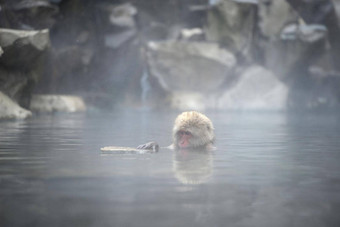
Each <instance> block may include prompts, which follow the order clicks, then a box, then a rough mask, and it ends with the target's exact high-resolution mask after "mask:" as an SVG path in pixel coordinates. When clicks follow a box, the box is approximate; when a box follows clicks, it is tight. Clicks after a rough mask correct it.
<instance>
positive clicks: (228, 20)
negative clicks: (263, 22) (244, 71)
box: [205, 0, 257, 56]
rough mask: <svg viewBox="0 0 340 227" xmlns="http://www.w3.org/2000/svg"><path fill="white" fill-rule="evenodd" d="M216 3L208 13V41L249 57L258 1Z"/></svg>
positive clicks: (225, 0) (245, 0)
mask: <svg viewBox="0 0 340 227" xmlns="http://www.w3.org/2000/svg"><path fill="white" fill-rule="evenodd" d="M210 2H213V1H210ZM215 2H216V3H214V4H213V3H212V4H213V6H212V7H211V8H210V9H209V10H208V12H207V26H206V29H205V32H206V38H207V40H208V41H211V42H218V43H221V44H222V45H224V46H226V47H227V48H228V49H229V50H231V51H233V52H236V53H243V54H244V55H245V56H247V55H248V53H249V52H250V51H251V48H252V44H253V41H252V40H253V36H254V29H255V27H256V13H257V10H256V9H257V4H256V2H257V1H254V0H243V1H230V0H220V1H215Z"/></svg>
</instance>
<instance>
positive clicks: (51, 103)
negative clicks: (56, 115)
mask: <svg viewBox="0 0 340 227" xmlns="http://www.w3.org/2000/svg"><path fill="white" fill-rule="evenodd" d="M30 109H31V110H32V111H33V112H39V113H52V112H67V113H73V112H83V111H85V110H86V105H85V102H84V101H83V99H82V98H80V97H78V96H71V95H33V96H32V100H31V106H30Z"/></svg>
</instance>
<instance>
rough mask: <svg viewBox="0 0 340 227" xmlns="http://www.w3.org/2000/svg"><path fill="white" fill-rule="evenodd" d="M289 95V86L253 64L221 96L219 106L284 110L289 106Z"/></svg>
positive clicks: (222, 107) (235, 108) (220, 107)
mask: <svg viewBox="0 0 340 227" xmlns="http://www.w3.org/2000/svg"><path fill="white" fill-rule="evenodd" d="M287 97H288V88H287V87H286V86H285V85H284V84H283V83H282V82H281V81H279V80H278V79H277V78H276V76H275V75H274V74H273V73H272V72H270V71H268V70H266V69H264V68H262V67H260V66H252V67H250V68H248V69H246V70H245V71H244V72H243V73H242V74H241V75H240V78H239V80H238V82H237V83H236V84H235V85H234V86H233V87H232V88H231V89H230V90H228V91H226V92H225V93H224V94H223V95H222V97H220V98H219V100H218V104H217V108H219V109H231V110H284V109H286V107H287Z"/></svg>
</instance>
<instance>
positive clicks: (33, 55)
mask: <svg viewBox="0 0 340 227" xmlns="http://www.w3.org/2000/svg"><path fill="white" fill-rule="evenodd" d="M49 44H50V39H49V32H48V30H47V29H45V30H39V31H23V30H13V29H0V46H1V47H2V49H3V51H4V53H3V54H2V56H1V58H0V63H1V64H3V65H5V66H6V67H15V68H16V69H21V68H24V69H27V68H29V69H30V68H32V67H33V66H34V64H32V62H34V61H35V60H36V59H37V58H38V57H39V56H40V55H41V53H42V52H43V51H45V50H47V48H48V47H49Z"/></svg>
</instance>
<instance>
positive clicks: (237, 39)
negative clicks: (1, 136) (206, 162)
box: [0, 0, 340, 118]
mask: <svg viewBox="0 0 340 227" xmlns="http://www.w3.org/2000/svg"><path fill="white" fill-rule="evenodd" d="M339 10H340V1H338V0H337V1H331V0H311V1H303V0H294V1H293V0H209V1H208V0H188V1H181V0H164V1H158V0H131V1H124V0H104V1H95V0H0V91H1V93H0V96H1V97H0V99H4V100H7V98H9V99H10V100H11V101H13V102H14V103H16V104H18V106H19V107H21V108H24V109H26V110H28V111H30V109H31V106H35V107H36V106H39V105H35V104H34V103H33V104H32V103H31V102H35V101H34V100H40V102H41V100H43V98H42V97H41V95H67V96H62V97H63V98H58V97H56V99H57V100H64V99H65V98H67V97H70V98H71V99H72V100H74V98H75V97H74V96H78V98H82V99H83V100H84V102H85V103H86V104H87V106H88V108H87V109H94V108H95V109H112V108H117V107H124V108H125V107H133V108H151V109H168V108H173V109H181V110H182V109H189V108H190V109H198V110H205V109H223V110H226V109H228V110H229V109H231V110H308V111H310V110H336V111H338V110H339V101H340V72H339V67H340V64H338V62H337V61H338V59H340V42H339V40H340V29H339V17H338V13H339ZM33 94H39V95H40V96H39V97H40V98H39V99H34V98H32V97H33ZM50 97H51V96H47V98H46V99H45V100H51V99H50ZM47 102H48V101H47ZM4 103H5V102H0V106H1V107H0V108H3V109H4V108H5V104H4ZM6 103H7V102H6ZM53 103H59V101H58V102H53ZM66 103H72V101H71V102H69V101H66ZM46 105H47V104H46ZM63 105H64V106H65V104H63ZM40 106H41V105H40ZM6 108H7V107H6ZM33 109H34V111H38V112H40V111H42V110H36V108H33ZM42 109H45V110H47V109H48V110H50V111H52V112H53V111H58V110H63V111H66V110H65V109H64V108H59V109H58V108H52V107H51V108H42ZM85 109H86V108H85V107H84V105H83V104H82V105H81V108H79V111H84V110H85ZM74 111H77V109H74V108H71V109H70V110H69V111H68V112H74ZM14 112H15V111H14ZM47 112H48V111H47ZM6 113H7V112H6ZM29 115H30V114H27V116H29ZM9 116H11V117H9ZM13 116H14V118H15V115H13V114H12V115H8V114H7V115H2V116H0V118H12V117H13ZM20 116H21V117H19V115H18V118H22V114H21V115H20Z"/></svg>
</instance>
